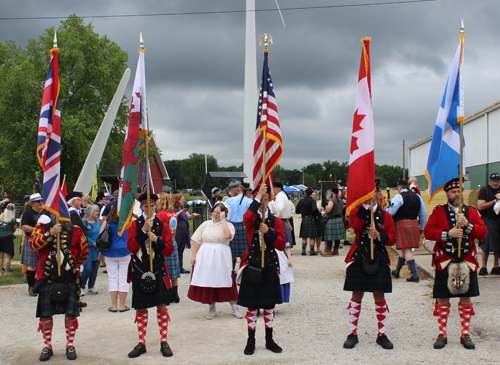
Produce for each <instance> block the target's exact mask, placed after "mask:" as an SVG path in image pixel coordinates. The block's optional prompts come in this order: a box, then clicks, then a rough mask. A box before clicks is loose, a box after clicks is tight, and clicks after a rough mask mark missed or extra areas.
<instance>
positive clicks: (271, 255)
mask: <svg viewBox="0 0 500 365" xmlns="http://www.w3.org/2000/svg"><path fill="white" fill-rule="evenodd" d="M261 222H262V218H261V216H260V215H259V214H257V215H256V217H255V223H254V233H253V237H252V247H251V248H250V250H249V252H248V256H247V258H246V259H245V262H246V263H247V264H248V265H250V266H253V267H259V268H260V267H262V251H261V248H260V223H261ZM275 222H276V218H275V216H274V215H271V214H268V216H267V218H266V221H265V223H266V224H267V226H268V227H269V230H271V231H274V227H275ZM265 237H266V235H264V239H265ZM268 266H273V267H274V270H276V272H277V271H278V269H279V262H278V254H277V253H276V249H275V248H274V246H273V244H272V243H270V242H266V251H265V253H264V267H265V268H266V267H268Z"/></svg>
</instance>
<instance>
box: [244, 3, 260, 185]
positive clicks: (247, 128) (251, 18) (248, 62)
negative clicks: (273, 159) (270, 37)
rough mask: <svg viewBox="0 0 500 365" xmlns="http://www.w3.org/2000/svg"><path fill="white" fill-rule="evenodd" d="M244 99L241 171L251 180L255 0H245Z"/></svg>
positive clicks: (255, 88)
mask: <svg viewBox="0 0 500 365" xmlns="http://www.w3.org/2000/svg"><path fill="white" fill-rule="evenodd" d="M246 4H247V5H246V10H247V12H246V33H245V101H244V106H243V172H244V173H245V174H246V175H247V178H246V179H245V181H246V182H250V183H252V182H253V145H254V142H255V125H256V123H257V103H258V100H259V99H258V92H259V89H258V86H257V38H256V36H255V34H256V33H255V0H246Z"/></svg>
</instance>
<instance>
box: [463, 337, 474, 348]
mask: <svg viewBox="0 0 500 365" xmlns="http://www.w3.org/2000/svg"><path fill="white" fill-rule="evenodd" d="M460 343H461V344H462V346H463V347H465V348H466V349H467V350H474V349H475V348H476V345H474V342H472V340H471V339H470V335H465V336H464V337H461V338H460Z"/></svg>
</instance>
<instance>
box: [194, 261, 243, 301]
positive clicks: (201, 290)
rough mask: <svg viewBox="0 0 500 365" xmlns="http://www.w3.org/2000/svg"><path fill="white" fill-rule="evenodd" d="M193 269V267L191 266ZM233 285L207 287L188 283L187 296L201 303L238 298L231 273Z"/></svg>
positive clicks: (234, 280) (234, 279) (235, 299)
mask: <svg viewBox="0 0 500 365" xmlns="http://www.w3.org/2000/svg"><path fill="white" fill-rule="evenodd" d="M193 270H194V268H193ZM232 279H233V280H232V281H233V285H232V286H231V287H230V288H229V287H228V288H209V287H204V286H195V285H190V286H189V291H188V298H189V299H191V300H194V301H195V302H200V303H203V304H212V303H224V302H229V301H232V300H234V301H237V300H238V289H237V288H236V278H235V276H234V272H233V273H232Z"/></svg>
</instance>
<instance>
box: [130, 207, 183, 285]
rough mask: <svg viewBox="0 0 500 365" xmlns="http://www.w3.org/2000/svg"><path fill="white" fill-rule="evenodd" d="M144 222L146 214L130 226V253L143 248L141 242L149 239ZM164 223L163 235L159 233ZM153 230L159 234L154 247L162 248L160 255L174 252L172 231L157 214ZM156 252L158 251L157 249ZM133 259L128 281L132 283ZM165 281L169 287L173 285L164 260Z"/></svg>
mask: <svg viewBox="0 0 500 365" xmlns="http://www.w3.org/2000/svg"><path fill="white" fill-rule="evenodd" d="M143 224H144V216H141V217H139V219H137V220H135V221H133V222H132V224H131V226H130V228H129V229H128V231H127V249H128V250H129V251H130V253H132V254H134V255H136V254H137V252H138V251H139V250H140V249H141V244H145V242H146V241H147V238H148V236H147V234H146V233H144V232H143V231H142V225H143ZM160 224H161V225H163V230H162V232H161V237H160V236H159V235H158V227H159V226H160ZM151 230H152V232H153V233H154V234H156V235H157V236H158V239H157V240H156V242H153V246H152V247H153V248H154V247H155V246H156V247H157V250H160V253H159V254H160V255H163V256H166V257H168V256H170V255H172V254H173V253H174V241H173V240H172V232H171V231H170V227H169V225H168V224H164V223H163V222H162V221H161V220H160V219H159V218H158V217H157V216H156V215H155V217H154V219H153V227H152V228H151ZM155 252H156V251H155ZM132 264H133V260H131V261H130V265H129V272H128V278H127V281H128V282H129V283H130V281H131V275H130V270H131V269H132ZM161 272H162V276H163V281H164V282H165V285H166V287H167V289H170V288H171V287H172V285H171V282H170V275H169V274H168V268H167V263H166V262H165V260H163V267H162V268H161Z"/></svg>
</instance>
